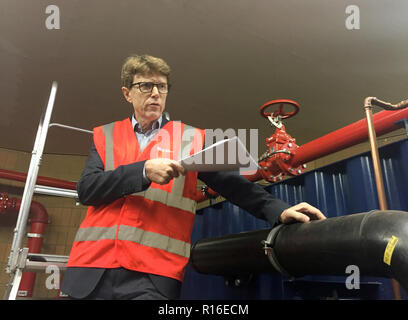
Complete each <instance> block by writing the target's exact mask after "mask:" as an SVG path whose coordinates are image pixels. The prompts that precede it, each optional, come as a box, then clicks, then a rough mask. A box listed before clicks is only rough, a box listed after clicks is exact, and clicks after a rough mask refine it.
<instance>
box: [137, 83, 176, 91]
mask: <svg viewBox="0 0 408 320" xmlns="http://www.w3.org/2000/svg"><path fill="white" fill-rule="evenodd" d="M133 86H137V87H138V88H139V90H140V92H143V93H151V92H152V91H153V88H154V87H156V88H157V90H158V91H159V93H168V92H169V90H170V87H171V85H170V84H169V83H162V82H160V83H154V82H135V83H132V84H131V86H130V89H131V88H132V87H133Z"/></svg>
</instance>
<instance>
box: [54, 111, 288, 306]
mask: <svg viewBox="0 0 408 320" xmlns="http://www.w3.org/2000/svg"><path fill="white" fill-rule="evenodd" d="M167 122H168V120H166V119H164V118H163V121H162V126H164V125H165V124H166V123H167ZM144 163H145V161H140V162H136V163H132V164H128V165H123V166H119V167H118V168H116V169H115V170H112V171H106V172H105V171H104V165H103V162H102V160H101V158H100V157H99V154H98V152H97V151H96V148H95V146H94V145H92V148H91V151H90V153H89V157H88V160H87V162H86V165H85V168H84V170H83V172H82V175H81V179H80V180H79V182H78V184H77V191H78V196H79V200H80V202H81V203H82V204H84V205H92V206H98V205H101V204H106V203H110V202H112V201H114V200H116V199H118V198H120V197H123V196H126V195H129V194H132V193H136V192H139V191H143V190H145V189H147V188H148V187H149V184H143V168H144ZM198 178H199V179H200V180H202V181H203V182H204V183H206V184H207V185H208V186H209V187H210V188H211V189H213V190H215V191H216V192H218V193H219V194H220V195H222V196H223V197H224V198H226V199H227V200H228V201H230V202H231V203H233V204H235V205H237V206H239V207H240V208H242V209H244V210H246V211H248V212H249V213H251V214H252V215H254V216H255V217H257V218H260V219H264V220H267V221H268V222H269V223H270V224H271V226H275V225H277V224H279V217H280V214H281V213H282V211H283V210H285V209H286V208H288V207H289V205H288V204H287V203H285V202H283V201H281V200H279V199H276V198H274V197H273V196H272V195H271V194H269V193H268V192H266V191H265V190H264V189H263V188H262V187H261V186H259V185H258V184H256V183H252V182H250V181H248V180H247V179H245V178H243V177H242V176H240V175H239V172H238V171H222V172H200V173H199V174H198ZM104 270H105V269H100V268H67V270H66V271H65V275H64V281H63V284H62V288H61V291H62V292H64V293H66V294H68V295H70V296H72V297H75V298H84V297H86V296H87V295H88V294H90V293H91V292H92V290H93V289H94V288H95V286H96V285H97V283H98V281H99V280H100V278H101V277H102V275H103V273H104ZM150 277H151V279H152V282H153V283H154V284H155V285H156V287H157V288H158V289H159V291H160V292H162V293H163V294H164V295H166V296H168V297H169V298H171V299H176V298H178V296H179V293H180V287H181V283H180V282H179V281H177V280H175V279H171V278H167V277H163V276H158V275H150Z"/></svg>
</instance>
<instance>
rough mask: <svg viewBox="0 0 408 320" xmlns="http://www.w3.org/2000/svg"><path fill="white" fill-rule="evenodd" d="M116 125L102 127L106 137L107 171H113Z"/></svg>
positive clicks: (110, 124)
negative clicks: (114, 130)
mask: <svg viewBox="0 0 408 320" xmlns="http://www.w3.org/2000/svg"><path fill="white" fill-rule="evenodd" d="M114 125H115V123H114V122H112V123H108V124H105V125H104V126H102V131H103V133H104V135H105V171H109V170H113V169H114V165H113V127H114Z"/></svg>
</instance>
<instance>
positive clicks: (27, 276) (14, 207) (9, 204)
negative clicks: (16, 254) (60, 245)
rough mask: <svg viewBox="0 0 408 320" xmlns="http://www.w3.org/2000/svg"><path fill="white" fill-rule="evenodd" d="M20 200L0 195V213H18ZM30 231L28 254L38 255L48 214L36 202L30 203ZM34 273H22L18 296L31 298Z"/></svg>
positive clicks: (3, 194) (4, 194)
mask: <svg viewBox="0 0 408 320" xmlns="http://www.w3.org/2000/svg"><path fill="white" fill-rule="evenodd" d="M20 206H21V200H20V199H17V198H9V197H8V195H7V193H2V194H1V197H0V213H5V212H17V213H18V212H19V210H20ZM29 221H30V222H31V229H30V232H29V235H28V252H29V253H40V252H41V247H42V243H43V236H44V234H45V227H46V226H47V224H48V213H47V210H46V209H45V208H44V206H43V205H42V204H41V203H39V202H36V201H32V202H31V207H30V219H29ZM35 277H36V274H35V272H23V276H22V278H21V282H20V287H19V290H18V292H19V293H18V295H19V296H24V297H32V296H33V288H34V283H35Z"/></svg>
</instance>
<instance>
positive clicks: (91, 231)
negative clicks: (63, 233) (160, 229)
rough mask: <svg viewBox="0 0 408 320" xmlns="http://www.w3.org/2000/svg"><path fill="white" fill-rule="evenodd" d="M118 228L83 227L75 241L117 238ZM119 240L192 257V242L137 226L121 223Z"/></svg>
mask: <svg viewBox="0 0 408 320" xmlns="http://www.w3.org/2000/svg"><path fill="white" fill-rule="evenodd" d="M116 230H117V226H116V225H115V226H113V227H88V228H81V229H79V230H78V232H77V234H76V237H75V241H98V240H102V239H105V240H115V238H116ZM118 240H126V241H132V242H136V243H138V244H141V245H143V246H147V247H152V248H156V249H162V250H165V251H167V252H170V253H174V254H178V255H180V256H183V257H186V258H189V257H190V248H191V245H190V243H188V242H184V241H181V240H178V239H173V238H170V237H167V236H164V235H162V234H159V233H155V232H150V231H145V230H142V229H140V228H136V227H131V226H126V225H120V226H119V232H118Z"/></svg>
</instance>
